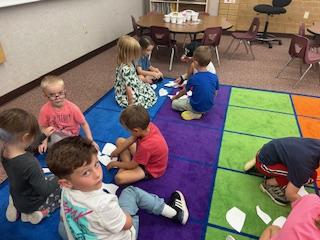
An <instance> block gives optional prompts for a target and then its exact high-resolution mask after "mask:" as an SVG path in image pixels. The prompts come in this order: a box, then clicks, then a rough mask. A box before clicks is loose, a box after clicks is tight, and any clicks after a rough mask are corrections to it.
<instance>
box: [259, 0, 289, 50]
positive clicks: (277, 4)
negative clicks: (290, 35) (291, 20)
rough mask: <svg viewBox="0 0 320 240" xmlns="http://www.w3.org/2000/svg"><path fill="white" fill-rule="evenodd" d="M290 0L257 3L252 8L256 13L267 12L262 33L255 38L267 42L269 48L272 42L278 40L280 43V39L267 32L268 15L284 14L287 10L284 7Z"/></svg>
mask: <svg viewBox="0 0 320 240" xmlns="http://www.w3.org/2000/svg"><path fill="white" fill-rule="evenodd" d="M291 1H292V0H272V5H268V4H259V5H256V6H255V7H254V8H253V9H254V10H255V11H256V12H258V13H264V14H267V20H266V24H265V26H264V30H263V33H260V34H258V36H257V40H258V41H261V42H263V43H268V44H269V48H272V44H271V43H272V42H278V43H279V45H281V44H282V42H281V40H280V39H277V38H276V37H275V36H274V35H271V34H268V25H269V17H270V15H274V14H284V13H286V12H287V10H286V9H285V8H284V7H286V6H288V5H289V4H290V3H291Z"/></svg>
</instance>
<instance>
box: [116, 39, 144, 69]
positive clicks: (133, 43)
mask: <svg viewBox="0 0 320 240" xmlns="http://www.w3.org/2000/svg"><path fill="white" fill-rule="evenodd" d="M117 47H118V57H117V64H118V65H120V64H129V63H131V62H132V61H133V60H135V59H138V58H139V57H140V55H141V47H140V44H139V42H138V41H137V40H136V39H134V38H133V37H130V36H128V35H124V36H122V37H120V38H119V40H118V44H117Z"/></svg>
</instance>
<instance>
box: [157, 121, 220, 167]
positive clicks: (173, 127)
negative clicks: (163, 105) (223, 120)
mask: <svg viewBox="0 0 320 240" xmlns="http://www.w3.org/2000/svg"><path fill="white" fill-rule="evenodd" d="M154 123H155V124H156V125H157V126H158V127H159V129H160V131H161V132H162V134H163V136H164V138H165V139H166V141H167V143H168V146H169V151H170V154H172V155H174V156H180V157H182V158H187V159H189V160H194V161H197V162H200V163H203V164H213V162H214V160H215V158H216V156H217V151H218V146H219V142H220V135H221V131H217V130H215V129H211V128H206V127H201V126H197V125H196V124H190V123H189V122H186V123H185V122H184V121H182V120H181V122H173V121H168V120H166V119H162V118H157V119H156V121H154Z"/></svg>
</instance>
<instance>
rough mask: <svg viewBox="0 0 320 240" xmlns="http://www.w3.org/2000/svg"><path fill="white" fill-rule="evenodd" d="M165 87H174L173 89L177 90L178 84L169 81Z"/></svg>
mask: <svg viewBox="0 0 320 240" xmlns="http://www.w3.org/2000/svg"><path fill="white" fill-rule="evenodd" d="M164 86H165V87H174V88H177V87H178V86H179V84H178V83H175V82H174V81H169V82H167V83H166V84H165V85H164Z"/></svg>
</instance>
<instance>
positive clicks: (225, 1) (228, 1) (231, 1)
mask: <svg viewBox="0 0 320 240" xmlns="http://www.w3.org/2000/svg"><path fill="white" fill-rule="evenodd" d="M224 3H236V0H224Z"/></svg>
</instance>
